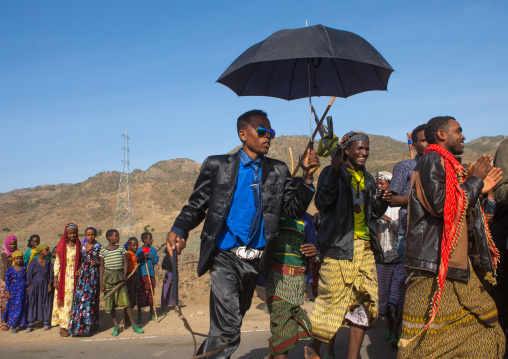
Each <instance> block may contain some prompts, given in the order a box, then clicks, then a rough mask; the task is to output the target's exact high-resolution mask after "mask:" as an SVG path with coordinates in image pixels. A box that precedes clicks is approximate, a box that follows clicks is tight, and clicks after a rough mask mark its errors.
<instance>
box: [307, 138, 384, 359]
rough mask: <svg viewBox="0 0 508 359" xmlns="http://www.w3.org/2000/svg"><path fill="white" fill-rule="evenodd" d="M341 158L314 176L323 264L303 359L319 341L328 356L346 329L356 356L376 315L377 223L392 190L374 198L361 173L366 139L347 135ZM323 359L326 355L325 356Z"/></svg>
mask: <svg viewBox="0 0 508 359" xmlns="http://www.w3.org/2000/svg"><path fill="white" fill-rule="evenodd" d="M341 148H342V150H343V155H342V156H341V155H339V154H338V155H336V156H334V157H333V159H332V164H331V166H328V167H326V168H325V169H324V170H323V172H322V173H321V175H320V176H319V182H318V187H317V192H316V200H315V202H316V208H317V209H318V210H319V211H320V212H321V213H322V221H321V227H320V230H319V235H318V238H319V242H320V250H321V254H322V255H324V262H323V264H322V265H321V269H320V272H319V274H320V278H319V284H318V296H317V298H316V300H315V302H314V309H313V311H312V315H311V318H310V319H311V323H312V330H313V333H314V339H313V341H312V343H311V346H310V347H306V348H305V350H306V353H305V355H306V358H318V355H317V353H319V349H320V347H321V343H322V342H326V343H328V346H327V349H326V350H327V351H328V352H331V354H328V356H329V357H330V356H332V355H333V346H334V339H335V334H336V332H337V330H339V328H340V327H341V326H342V325H344V324H346V323H347V324H349V326H350V327H351V331H350V340H349V350H348V356H347V357H348V358H355V359H356V358H357V357H358V354H359V353H360V348H361V346H362V342H363V338H364V336H365V331H366V329H367V327H369V326H370V325H371V324H372V322H373V321H374V320H375V319H376V317H377V311H378V309H377V300H378V298H377V275H376V264H375V260H381V259H382V258H383V251H382V249H381V245H380V243H379V239H378V233H377V224H376V220H377V219H378V218H381V216H382V215H383V214H384V213H385V212H386V209H387V208H388V204H389V202H390V201H391V192H389V191H386V192H385V191H383V192H382V193H381V194H380V196H376V188H377V183H376V181H375V180H374V178H373V177H372V175H371V174H370V173H369V172H367V171H366V170H365V162H366V161H367V158H368V157H369V150H370V147H369V137H368V136H367V135H366V134H364V133H363V132H349V133H348V134H346V135H345V136H344V137H343V138H342V140H341ZM325 356H326V354H325Z"/></svg>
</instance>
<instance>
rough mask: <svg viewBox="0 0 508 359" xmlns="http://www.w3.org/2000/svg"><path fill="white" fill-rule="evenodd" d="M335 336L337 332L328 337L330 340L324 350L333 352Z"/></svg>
mask: <svg viewBox="0 0 508 359" xmlns="http://www.w3.org/2000/svg"><path fill="white" fill-rule="evenodd" d="M336 337H337V333H335V335H334V336H333V338H332V339H330V341H329V342H328V344H327V345H326V351H328V352H330V353H335V338H336Z"/></svg>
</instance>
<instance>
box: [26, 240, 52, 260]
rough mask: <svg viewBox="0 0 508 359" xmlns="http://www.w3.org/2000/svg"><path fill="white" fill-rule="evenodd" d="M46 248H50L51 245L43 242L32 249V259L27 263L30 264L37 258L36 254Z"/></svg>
mask: <svg viewBox="0 0 508 359" xmlns="http://www.w3.org/2000/svg"><path fill="white" fill-rule="evenodd" d="M46 248H49V246H48V245H47V244H44V243H41V244H39V245H38V246H37V247H36V248H35V249H32V253H30V259H29V260H28V263H27V265H28V264H30V262H31V261H32V259H34V258H35V256H36V255H38V254H39V253H41V252H42V251H43V250H45V249H46Z"/></svg>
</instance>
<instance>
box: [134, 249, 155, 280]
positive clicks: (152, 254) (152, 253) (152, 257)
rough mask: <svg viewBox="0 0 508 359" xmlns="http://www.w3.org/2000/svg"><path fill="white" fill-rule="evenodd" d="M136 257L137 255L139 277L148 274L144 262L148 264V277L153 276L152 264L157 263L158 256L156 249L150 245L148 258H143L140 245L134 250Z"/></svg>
mask: <svg viewBox="0 0 508 359" xmlns="http://www.w3.org/2000/svg"><path fill="white" fill-rule="evenodd" d="M136 257H138V263H139V267H138V273H139V276H140V277H143V276H145V275H148V273H147V272H146V264H148V271H149V273H150V277H155V271H154V265H155V264H157V263H159V256H158V255H157V251H156V250H155V248H154V247H150V259H145V254H144V253H143V247H140V248H139V249H138V251H137V252H136Z"/></svg>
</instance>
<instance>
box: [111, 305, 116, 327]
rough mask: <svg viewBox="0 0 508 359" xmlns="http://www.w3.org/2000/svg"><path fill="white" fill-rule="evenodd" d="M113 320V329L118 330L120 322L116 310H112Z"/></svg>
mask: <svg viewBox="0 0 508 359" xmlns="http://www.w3.org/2000/svg"><path fill="white" fill-rule="evenodd" d="M111 318H112V319H113V327H115V328H118V322H117V320H116V309H114V308H113V310H111Z"/></svg>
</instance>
